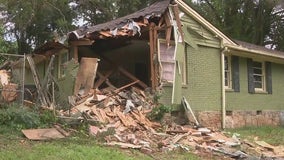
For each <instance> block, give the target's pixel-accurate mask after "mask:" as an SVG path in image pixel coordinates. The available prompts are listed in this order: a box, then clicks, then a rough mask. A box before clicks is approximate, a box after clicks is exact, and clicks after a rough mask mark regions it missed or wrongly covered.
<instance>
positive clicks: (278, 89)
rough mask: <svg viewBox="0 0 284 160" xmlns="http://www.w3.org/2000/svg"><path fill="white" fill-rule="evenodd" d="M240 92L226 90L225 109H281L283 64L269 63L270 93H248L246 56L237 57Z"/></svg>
mask: <svg viewBox="0 0 284 160" xmlns="http://www.w3.org/2000/svg"><path fill="white" fill-rule="evenodd" d="M239 63H240V64H239V67H240V68H239V75H240V92H230V91H226V110H283V109H284V100H283V98H284V83H283V82H284V65H283V64H276V63H271V70H272V94H266V93H254V94H250V93H248V76H247V75H248V74H247V58H241V57H240V59H239Z"/></svg>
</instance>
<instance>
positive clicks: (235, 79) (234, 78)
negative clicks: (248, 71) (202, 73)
mask: <svg viewBox="0 0 284 160" xmlns="http://www.w3.org/2000/svg"><path fill="white" fill-rule="evenodd" d="M224 78H225V84H224V85H225V89H227V90H231V91H234V92H240V76H239V57H238V56H234V55H225V56H224Z"/></svg>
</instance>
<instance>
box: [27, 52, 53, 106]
mask: <svg viewBox="0 0 284 160" xmlns="http://www.w3.org/2000/svg"><path fill="white" fill-rule="evenodd" d="M27 60H28V62H29V64H30V68H31V71H32V74H33V79H34V82H35V85H36V88H37V92H38V95H39V99H40V101H41V104H42V105H43V106H44V107H49V106H50V100H49V97H48V95H47V93H46V92H45V91H44V90H43V88H42V86H41V83H40V80H39V77H38V73H37V70H36V67H35V63H34V60H33V58H32V57H31V56H27Z"/></svg>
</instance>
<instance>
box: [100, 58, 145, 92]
mask: <svg viewBox="0 0 284 160" xmlns="http://www.w3.org/2000/svg"><path fill="white" fill-rule="evenodd" d="M99 56H100V57H101V58H102V59H104V60H106V61H107V62H108V63H110V64H112V65H114V66H115V67H116V68H117V69H118V70H119V71H120V72H121V73H122V74H124V75H125V76H126V77H128V78H130V79H131V80H133V81H136V80H138V82H137V83H138V84H139V85H140V86H141V87H143V88H144V89H145V88H147V87H148V86H147V85H146V84H145V83H144V82H142V81H141V80H139V79H138V78H137V77H135V76H134V75H132V74H131V73H129V72H128V71H127V70H126V69H124V68H123V67H121V66H119V65H118V64H116V63H115V62H114V61H112V60H111V59H109V58H107V57H106V56H104V55H103V54H100V55H99Z"/></svg>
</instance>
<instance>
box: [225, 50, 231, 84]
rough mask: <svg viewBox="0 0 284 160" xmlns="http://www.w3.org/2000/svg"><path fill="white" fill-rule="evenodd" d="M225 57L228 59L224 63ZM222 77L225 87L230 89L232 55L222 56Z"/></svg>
mask: <svg viewBox="0 0 284 160" xmlns="http://www.w3.org/2000/svg"><path fill="white" fill-rule="evenodd" d="M226 58H227V61H228V62H227V63H226ZM226 77H227V78H226ZM224 78H225V80H224V81H225V83H224V85H225V89H232V56H231V55H225V56H224ZM226 84H227V85H226Z"/></svg>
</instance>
